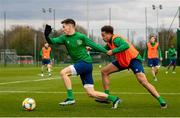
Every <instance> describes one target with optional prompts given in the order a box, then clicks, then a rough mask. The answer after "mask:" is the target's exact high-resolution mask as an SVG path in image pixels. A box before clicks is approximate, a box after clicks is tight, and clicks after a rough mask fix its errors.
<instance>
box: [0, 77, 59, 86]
mask: <svg viewBox="0 0 180 118" xmlns="http://www.w3.org/2000/svg"><path fill="white" fill-rule="evenodd" d="M55 79H58V78H42V79H36V80H23V81H11V82H2V83H0V85H7V84H17V83H26V82H38V81H46V80H55Z"/></svg>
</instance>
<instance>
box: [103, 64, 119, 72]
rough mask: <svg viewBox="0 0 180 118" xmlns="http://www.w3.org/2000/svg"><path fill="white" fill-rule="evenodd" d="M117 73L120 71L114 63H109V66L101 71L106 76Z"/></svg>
mask: <svg viewBox="0 0 180 118" xmlns="http://www.w3.org/2000/svg"><path fill="white" fill-rule="evenodd" d="M117 71H119V68H118V67H116V66H115V65H114V64H112V63H109V64H108V65H106V66H105V67H104V68H102V69H101V72H102V73H106V74H111V73H113V72H117Z"/></svg>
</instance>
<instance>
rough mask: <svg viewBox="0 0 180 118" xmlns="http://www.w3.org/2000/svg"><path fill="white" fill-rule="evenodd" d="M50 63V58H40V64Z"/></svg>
mask: <svg viewBox="0 0 180 118" xmlns="http://www.w3.org/2000/svg"><path fill="white" fill-rule="evenodd" d="M50 63H51V61H50V59H43V60H42V64H43V65H48V64H50Z"/></svg>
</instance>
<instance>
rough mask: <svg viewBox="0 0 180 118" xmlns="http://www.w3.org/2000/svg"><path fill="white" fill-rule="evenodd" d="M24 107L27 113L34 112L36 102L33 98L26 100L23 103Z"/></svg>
mask: <svg viewBox="0 0 180 118" xmlns="http://www.w3.org/2000/svg"><path fill="white" fill-rule="evenodd" d="M22 106H23V108H24V109H25V110H27V111H32V110H34V109H35V108H36V102H35V100H34V99H33V98H26V99H25V100H24V101H23V102H22Z"/></svg>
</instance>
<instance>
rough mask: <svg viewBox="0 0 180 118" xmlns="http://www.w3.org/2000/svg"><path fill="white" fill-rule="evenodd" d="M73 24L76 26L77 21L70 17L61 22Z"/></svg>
mask: <svg viewBox="0 0 180 118" xmlns="http://www.w3.org/2000/svg"><path fill="white" fill-rule="evenodd" d="M64 23H65V24H72V25H73V26H76V22H75V21H74V20H73V19H70V18H68V19H65V20H63V21H62V22H61V24H64Z"/></svg>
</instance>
